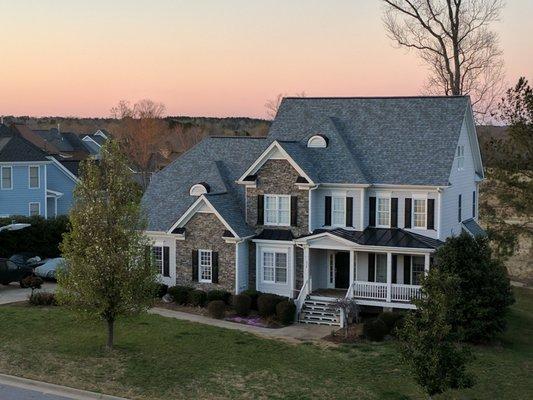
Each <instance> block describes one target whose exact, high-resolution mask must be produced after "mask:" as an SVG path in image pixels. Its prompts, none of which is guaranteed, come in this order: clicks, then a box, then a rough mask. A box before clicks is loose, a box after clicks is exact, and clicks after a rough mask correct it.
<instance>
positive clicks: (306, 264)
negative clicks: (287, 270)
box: [303, 244, 312, 291]
mask: <svg viewBox="0 0 533 400" xmlns="http://www.w3.org/2000/svg"><path fill="white" fill-rule="evenodd" d="M303 247H304V271H303V272H304V276H303V283H304V284H305V282H307V280H308V279H309V275H310V271H309V246H308V245H305V244H304V246H303ZM311 290H312V288H311V282H309V291H311Z"/></svg>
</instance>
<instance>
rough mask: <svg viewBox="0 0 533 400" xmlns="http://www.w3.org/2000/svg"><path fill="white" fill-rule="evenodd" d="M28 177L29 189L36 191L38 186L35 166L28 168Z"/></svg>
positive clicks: (36, 167)
mask: <svg viewBox="0 0 533 400" xmlns="http://www.w3.org/2000/svg"><path fill="white" fill-rule="evenodd" d="M28 176H29V188H30V189H38V188H39V186H40V182H39V167H38V166H36V165H30V166H29V167H28Z"/></svg>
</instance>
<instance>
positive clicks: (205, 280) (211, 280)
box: [198, 249, 213, 283]
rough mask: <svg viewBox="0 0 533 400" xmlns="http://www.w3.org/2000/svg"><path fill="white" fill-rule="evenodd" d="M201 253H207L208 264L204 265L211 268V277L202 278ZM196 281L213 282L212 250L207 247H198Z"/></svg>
mask: <svg viewBox="0 0 533 400" xmlns="http://www.w3.org/2000/svg"><path fill="white" fill-rule="evenodd" d="M202 253H206V254H209V265H204V267H209V268H211V279H202ZM198 282H199V283H213V251H212V250H207V249H198Z"/></svg>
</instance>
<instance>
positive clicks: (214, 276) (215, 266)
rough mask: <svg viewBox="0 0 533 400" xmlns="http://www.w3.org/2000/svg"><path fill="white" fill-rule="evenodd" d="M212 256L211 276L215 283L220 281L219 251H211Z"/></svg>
mask: <svg viewBox="0 0 533 400" xmlns="http://www.w3.org/2000/svg"><path fill="white" fill-rule="evenodd" d="M211 257H212V260H211V263H212V264H211V266H212V273H213V274H212V276H211V281H212V282H213V283H218V251H213V252H212V253H211Z"/></svg>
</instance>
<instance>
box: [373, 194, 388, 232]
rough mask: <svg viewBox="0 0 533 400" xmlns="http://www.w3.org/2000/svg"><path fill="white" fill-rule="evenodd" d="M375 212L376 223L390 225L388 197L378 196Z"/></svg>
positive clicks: (383, 225)
mask: <svg viewBox="0 0 533 400" xmlns="http://www.w3.org/2000/svg"><path fill="white" fill-rule="evenodd" d="M376 213H377V218H376V219H377V225H378V226H382V227H385V226H386V227H388V226H389V225H390V198H388V197H378V199H377V207H376Z"/></svg>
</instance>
